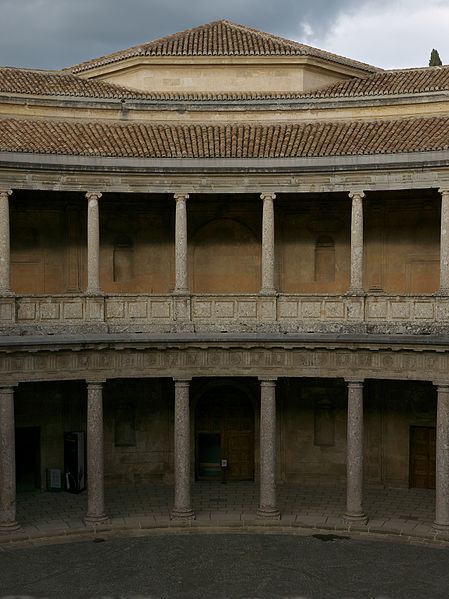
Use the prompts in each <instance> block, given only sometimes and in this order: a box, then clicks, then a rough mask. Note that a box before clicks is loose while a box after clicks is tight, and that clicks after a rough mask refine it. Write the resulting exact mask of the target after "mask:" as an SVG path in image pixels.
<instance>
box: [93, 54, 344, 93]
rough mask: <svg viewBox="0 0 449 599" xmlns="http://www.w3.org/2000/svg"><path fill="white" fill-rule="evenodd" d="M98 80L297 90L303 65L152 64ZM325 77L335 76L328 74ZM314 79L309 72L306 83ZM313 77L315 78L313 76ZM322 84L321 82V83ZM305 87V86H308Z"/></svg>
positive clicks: (177, 87) (216, 89)
mask: <svg viewBox="0 0 449 599" xmlns="http://www.w3.org/2000/svg"><path fill="white" fill-rule="evenodd" d="M101 79H102V80H104V81H108V82H111V83H115V84H118V85H123V86H125V87H129V88H132V89H136V90H140V91H146V92H151V93H173V92H178V93H179V92H181V93H189V92H205V93H229V90H232V91H233V92H248V93H250V92H275V93H278V92H301V91H303V90H304V89H305V88H304V69H303V68H302V67H301V66H299V65H296V64H293V65H287V64H274V65H273V64H190V65H188V66H186V65H182V64H176V62H175V61H173V62H172V63H170V64H153V65H151V66H139V67H136V68H133V69H129V70H124V71H118V72H113V73H110V74H107V75H104V76H102V77H101ZM328 80H329V81H332V80H334V81H336V80H338V78H337V77H333V78H332V75H330V76H328ZM313 81H314V79H313V76H312V77H311V76H310V75H309V77H308V82H309V85H310V84H312V83H313ZM316 81H317V80H316ZM321 85H323V83H321ZM308 89H309V88H308Z"/></svg>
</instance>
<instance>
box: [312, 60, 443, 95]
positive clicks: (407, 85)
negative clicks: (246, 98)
mask: <svg viewBox="0 0 449 599" xmlns="http://www.w3.org/2000/svg"><path fill="white" fill-rule="evenodd" d="M447 90H449V65H448V66H441V67H424V68H419V69H403V70H396V71H383V72H381V73H374V74H371V75H368V76H366V77H362V78H354V79H348V80H346V81H343V82H340V83H336V84H334V85H331V86H330V87H326V88H324V89H321V90H316V91H312V92H309V93H308V94H302V96H303V97H304V96H305V95H306V96H307V97H310V98H337V97H350V96H382V95H398V94H419V93H425V92H438V91H447Z"/></svg>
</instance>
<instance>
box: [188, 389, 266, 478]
mask: <svg viewBox="0 0 449 599" xmlns="http://www.w3.org/2000/svg"><path fill="white" fill-rule="evenodd" d="M195 416H196V417H195V441H196V444H195V445H196V447H195V449H196V456H195V457H196V460H195V462H196V468H195V473H196V479H197V480H221V478H222V476H223V472H222V468H221V461H222V460H225V461H226V464H227V466H226V469H225V477H226V480H229V481H243V480H254V410H253V407H252V404H251V401H250V399H249V397H248V396H247V395H246V393H245V392H244V391H242V389H240V388H239V387H238V386H236V385H232V384H229V385H227V384H226V385H223V384H220V385H217V386H213V387H211V388H210V389H208V390H207V392H205V393H204V394H203V395H202V396H201V398H200V400H199V401H198V404H197V406H196V413H195Z"/></svg>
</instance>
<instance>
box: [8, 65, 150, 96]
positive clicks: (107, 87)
mask: <svg viewBox="0 0 449 599" xmlns="http://www.w3.org/2000/svg"><path fill="white" fill-rule="evenodd" d="M0 93H7V94H28V95H42V96H77V97H88V98H103V99H107V98H118V99H128V98H142V97H145V94H141V93H139V92H134V91H132V90H129V89H126V88H125V87H120V86H118V85H111V84H110V83H105V82H103V81H98V80H97V79H84V78H82V77H76V76H75V75H72V74H71V73H57V72H56V73H52V72H48V71H31V70H27V69H15V68H9V67H0Z"/></svg>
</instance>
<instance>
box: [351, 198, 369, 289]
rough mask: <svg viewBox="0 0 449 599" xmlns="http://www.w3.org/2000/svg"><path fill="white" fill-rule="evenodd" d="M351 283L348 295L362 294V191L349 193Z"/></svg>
mask: <svg viewBox="0 0 449 599" xmlns="http://www.w3.org/2000/svg"><path fill="white" fill-rule="evenodd" d="M349 197H350V198H351V199H352V210H351V281H350V285H349V292H350V293H363V198H364V197H365V194H364V193H363V191H361V192H359V191H357V192H355V191H354V192H351V193H350V194H349Z"/></svg>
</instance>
